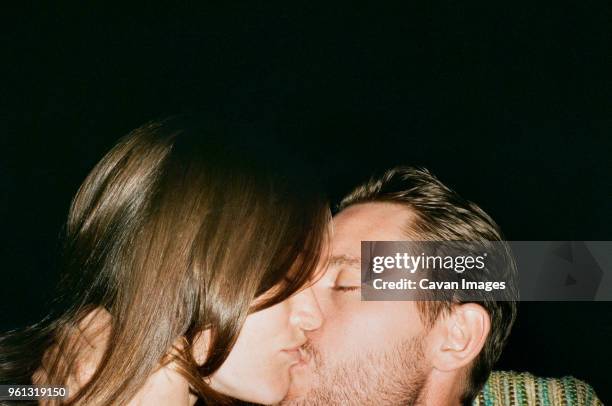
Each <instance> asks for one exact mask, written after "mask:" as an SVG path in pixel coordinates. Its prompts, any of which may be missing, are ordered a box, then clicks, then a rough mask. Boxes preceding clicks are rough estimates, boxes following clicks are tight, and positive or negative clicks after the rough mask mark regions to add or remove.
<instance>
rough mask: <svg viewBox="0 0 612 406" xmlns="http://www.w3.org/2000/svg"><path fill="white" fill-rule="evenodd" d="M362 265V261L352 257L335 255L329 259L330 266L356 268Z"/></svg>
mask: <svg viewBox="0 0 612 406" xmlns="http://www.w3.org/2000/svg"><path fill="white" fill-rule="evenodd" d="M360 264H361V261H360V260H359V259H358V258H355V257H352V256H350V255H333V256H332V257H331V258H330V259H329V266H340V265H346V266H355V265H360Z"/></svg>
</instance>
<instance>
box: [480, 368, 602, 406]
mask: <svg viewBox="0 0 612 406" xmlns="http://www.w3.org/2000/svg"><path fill="white" fill-rule="evenodd" d="M473 405H474V406H514V405H535V406H549V405H555V406H556V405H567V406H575V405H580V406H583V405H585V406H591V405H603V403H602V402H601V401H600V400H599V399H598V398H597V396H596V395H595V392H594V391H593V388H591V387H590V386H589V385H587V384H586V383H584V382H582V381H580V380H578V379H576V378H573V377H570V376H566V377H563V378H538V377H536V376H533V375H531V374H529V373H526V372H520V373H519V372H502V371H495V372H493V373H491V376H490V377H489V379H488V380H487V383H486V384H485V386H484V388H483V389H482V391H481V392H480V395H478V397H477V398H476V400H475V401H474V403H473Z"/></svg>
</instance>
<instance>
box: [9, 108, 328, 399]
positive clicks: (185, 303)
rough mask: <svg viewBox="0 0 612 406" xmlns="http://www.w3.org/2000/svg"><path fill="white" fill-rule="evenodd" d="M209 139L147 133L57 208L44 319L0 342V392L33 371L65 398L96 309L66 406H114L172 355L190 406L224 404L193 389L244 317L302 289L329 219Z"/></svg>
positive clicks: (202, 133)
mask: <svg viewBox="0 0 612 406" xmlns="http://www.w3.org/2000/svg"><path fill="white" fill-rule="evenodd" d="M220 128H221V127H218V126H214V125H209V124H204V125H201V124H198V126H194V125H193V124H192V123H191V122H190V120H184V119H180V118H172V119H168V120H165V121H158V122H153V123H149V124H146V125H144V126H142V127H140V128H138V129H136V130H134V131H133V132H131V133H130V134H128V135H127V136H126V137H124V138H123V139H121V140H120V141H119V142H118V144H117V145H116V146H115V147H114V148H113V149H112V150H111V151H110V152H109V153H108V154H107V155H106V156H105V157H104V158H103V159H102V160H101V161H100V162H99V163H98V164H97V165H96V167H95V168H94V169H93V170H92V172H91V173H90V174H89V175H88V177H87V178H86V179H85V181H84V183H83V184H82V186H81V187H80V189H79V191H78V193H77V194H76V196H75V198H74V200H73V202H72V205H71V208H70V212H69V216H68V222H67V225H66V232H65V244H64V245H65V248H64V254H63V259H64V269H63V277H62V280H61V282H60V293H59V295H58V296H57V299H56V301H55V303H54V305H53V309H52V310H53V311H52V312H51V313H50V315H49V316H48V317H47V318H46V319H45V320H43V321H41V322H40V323H38V324H36V325H34V326H31V327H29V328H26V329H23V330H20V331H13V332H9V333H7V334H4V335H3V336H1V337H0V384H31V383H32V375H33V373H34V372H35V371H36V370H37V369H40V368H43V369H44V371H45V377H46V379H45V384H47V385H64V384H65V382H66V380H67V379H68V376H69V375H70V374H71V373H72V372H73V371H72V372H71V368H73V367H74V363H75V360H76V358H77V356H78V351H79V349H78V348H79V347H78V346H75V345H74V342H75V341H74V335H75V333H76V334H78V333H79V331H80V330H79V329H80V325H81V323H82V322H83V320H84V319H85V317H86V316H87V315H88V314H91V312H92V310H95V309H105V310H106V311H108V313H109V314H110V316H111V317H110V336H109V339H108V345H107V346H106V350H105V352H104V355H103V357H102V359H101V360H100V362H99V363H98V365H97V368H96V369H95V373H94V374H93V377H92V378H91V379H90V380H89V381H88V382H87V383H86V384H85V385H84V386H82V388H81V389H80V390H79V392H78V393H76V394H71V396H70V398H69V400H68V401H66V403H65V404H87V405H90V404H95V405H106V404H111V403H112V404H125V403H126V402H128V401H129V400H130V399H131V398H132V397H133V396H134V395H135V393H136V392H137V391H138V389H139V388H140V387H141V386H142V385H143V383H144V382H145V380H146V379H147V377H148V376H149V375H150V374H151V373H152V372H153V371H154V370H155V369H156V368H157V366H158V365H159V364H160V362H168V354H170V353H171V352H172V354H173V355H172V357H171V359H172V360H173V361H176V362H177V364H178V366H179V371H180V373H181V374H183V375H184V376H185V377H186V378H187V379H188V382H189V384H190V386H191V388H192V390H193V391H194V392H195V393H196V394H197V395H198V396H199V397H200V398H201V399H204V401H206V402H211V403H212V402H214V403H215V404H216V403H220V402H223V401H224V400H225V398H224V397H223V396H221V395H220V394H218V393H215V392H214V391H213V390H212V389H211V388H210V387H209V386H208V385H207V384H206V383H205V380H204V379H203V378H205V377H208V376H210V375H211V374H212V373H214V372H215V371H216V370H217V369H218V368H219V367H220V366H221V364H222V363H223V362H224V360H225V359H226V358H227V356H228V354H229V352H230V351H231V349H232V346H233V344H234V342H235V341H236V338H237V336H238V333H239V332H240V329H241V326H242V325H243V323H244V321H245V318H246V317H247V316H248V314H249V313H250V312H253V311H257V310H261V309H263V308H266V307H268V306H271V305H273V304H275V303H278V302H280V301H282V300H284V299H286V298H288V297H289V296H291V295H292V294H294V293H295V292H297V291H298V290H299V289H300V288H302V287H303V286H305V284H307V283H309V280H310V279H311V277H312V276H313V272H314V270H315V268H316V265H317V263H318V261H319V259H320V255H321V252H322V247H323V245H322V244H323V242H324V240H325V238H326V230H327V223H328V220H329V210H328V208H327V204H326V203H325V200H324V199H323V198H321V197H320V195H318V194H316V193H314V191H313V190H312V189H310V188H307V187H305V185H304V184H303V183H301V182H296V180H295V179H294V178H293V177H291V176H289V175H286V174H279V173H274V172H275V169H274V165H271V164H270V161H269V160H266V159H256V157H255V156H254V155H252V154H250V153H242V152H241V151H243V150H244V148H240V147H236V148H228V147H226V146H221V145H223V142H211V141H210V139H211V138H217V140H221V139H222V138H223V131H224V130H223V129H222V128H221V129H220ZM290 270H292V271H291V273H289V272H290ZM265 292H268V293H269V292H272V294H267V295H265V297H266V300H265V301H258V302H257V303H258V304H257V307H256V308H253V306H252V304H253V303H254V301H255V299H256V298H258V297H261V295H262V294H263V293H265ZM207 329H208V330H209V331H210V342H209V344H208V356H207V358H206V360H205V362H204V363H203V364H200V365H198V363H197V362H196V361H195V359H194V356H193V352H192V351H191V350H192V346H193V343H194V340H195V339H196V337H197V336H198V334H199V333H200V332H202V331H204V330H207ZM177 340H179V341H180V342H182V343H183V345H181V346H180V347H179V348H177V347H176V346H175V344H176V342H177ZM50 348H55V349H56V351H48V350H49V349H50ZM173 348H174V350H175V351H173ZM20 404H23V403H20Z"/></svg>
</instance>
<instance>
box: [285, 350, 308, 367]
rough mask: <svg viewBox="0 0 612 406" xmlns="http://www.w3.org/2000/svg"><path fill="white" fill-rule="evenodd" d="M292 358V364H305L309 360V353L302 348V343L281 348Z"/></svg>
mask: <svg viewBox="0 0 612 406" xmlns="http://www.w3.org/2000/svg"><path fill="white" fill-rule="evenodd" d="M283 352H284V353H286V354H287V355H288V356H289V357H290V358H291V360H292V366H293V365H306V364H307V363H308V361H309V360H310V354H309V353H308V352H307V351H306V350H305V349H304V346H303V345H300V346H297V347H293V348H288V349H286V350H283Z"/></svg>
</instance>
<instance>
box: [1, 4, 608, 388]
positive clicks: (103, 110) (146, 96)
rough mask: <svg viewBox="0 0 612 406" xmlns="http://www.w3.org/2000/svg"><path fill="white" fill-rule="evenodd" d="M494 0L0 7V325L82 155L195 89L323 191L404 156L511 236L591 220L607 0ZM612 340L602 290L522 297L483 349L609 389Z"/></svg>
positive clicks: (35, 312) (86, 166) (40, 250)
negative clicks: (541, 299) (307, 171)
mask: <svg viewBox="0 0 612 406" xmlns="http://www.w3.org/2000/svg"><path fill="white" fill-rule="evenodd" d="M498 3H499V2H489V3H484V2H483V3H469V4H462V3H461V2H449V3H445V4H436V5H433V4H429V3H425V2H423V3H421V4H415V3H407V4H403V3H393V4H391V3H385V5H384V6H382V5H380V4H375V3H371V4H369V5H366V6H364V5H361V4H350V3H347V4H341V3H324V4H319V5H315V4H312V3H311V4H309V5H302V6H300V5H296V4H291V5H287V4H272V3H266V5H255V4H249V5H237V4H232V5H229V4H228V5H226V6H219V5H216V6H207V7H202V8H194V7H191V6H190V7H187V6H184V7H180V8H178V7H177V6H172V7H170V6H167V7H153V6H148V7H147V8H138V9H136V8H134V9H128V8H125V7H124V8H122V9H119V10H111V9H93V8H91V9H87V10H83V9H82V8H81V9H76V8H71V7H59V6H57V5H54V6H50V5H46V6H43V5H38V6H37V7H31V8H29V9H25V8H24V9H20V10H16V9H15V10H5V12H3V16H2V19H3V20H4V21H3V35H2V37H3V42H4V45H3V47H2V56H1V58H2V68H1V69H2V70H3V73H2V82H3V84H2V89H3V90H2V98H1V103H2V106H1V107H2V108H1V109H0V115H1V121H2V126H3V127H4V128H3V129H2V137H1V143H2V144H1V145H0V154H1V156H2V159H1V164H0V165H1V167H0V181H1V183H0V186H1V188H2V189H1V190H2V193H1V195H0V199H1V201H0V210H1V212H0V215H1V221H2V232H3V241H2V245H1V246H0V254H1V255H2V265H1V270H2V278H1V281H2V283H1V285H2V291H1V296H0V297H2V300H1V305H0V306H1V307H0V314H1V316H2V317H1V320H0V321H1V326H2V328H3V329H6V328H11V327H16V326H23V325H25V324H27V323H29V322H32V321H35V320H37V319H38V318H40V317H41V316H42V315H43V314H44V313H45V310H46V309H45V306H44V303H45V301H46V300H47V299H48V298H49V297H50V295H51V288H52V286H53V284H54V283H55V281H56V278H57V269H56V266H55V260H54V259H55V257H56V252H57V242H58V236H59V233H60V230H61V227H62V224H63V222H64V220H65V217H66V214H67V210H68V205H69V202H70V199H71V197H72V196H73V195H74V193H75V192H76V189H77V188H78V185H79V184H80V183H81V182H82V180H83V179H84V177H85V175H86V174H87V172H88V171H89V170H90V169H91V168H92V167H93V165H94V164H95V163H96V162H97V161H98V160H99V159H100V158H101V157H102V155H103V154H104V153H105V152H106V151H107V150H108V149H109V148H110V147H111V146H112V145H113V143H114V142H115V141H116V140H117V139H118V138H119V137H120V136H122V135H124V134H125V133H127V132H128V131H129V130H131V129H133V128H135V127H137V126H139V125H141V124H142V123H144V122H145V121H148V120H150V119H154V118H159V117H163V116H167V115H169V114H173V113H179V112H184V111H188V110H194V109H198V110H203V111H207V112H216V113H218V114H222V115H224V116H227V117H229V118H230V119H232V120H235V121H238V122H242V123H245V125H247V126H251V125H252V128H253V132H252V137H253V139H254V140H256V141H257V143H258V144H259V145H260V146H259V148H261V149H262V150H263V149H266V148H273V149H278V152H279V153H282V152H284V151H291V152H292V153H293V154H294V155H296V156H297V157H298V159H302V160H304V161H308V162H310V163H312V164H313V166H314V167H315V169H316V170H315V172H316V173H313V175H316V176H319V177H322V178H324V180H325V181H326V185H327V188H328V191H329V193H330V195H331V197H332V198H334V199H337V198H338V197H340V196H342V194H343V193H345V192H346V191H347V190H348V189H349V188H350V187H351V186H354V185H355V184H357V183H358V182H360V181H362V180H364V179H365V178H367V177H368V176H370V175H371V174H372V173H373V172H374V171H377V170H381V169H384V168H387V167H390V166H392V165H395V164H400V163H402V164H410V165H420V166H425V167H427V168H429V169H430V170H432V171H433V172H434V173H435V174H436V175H438V177H440V178H441V179H442V180H443V181H444V182H445V183H447V184H448V185H450V186H451V187H453V188H455V189H456V190H458V191H459V192H460V193H461V194H462V195H464V196H465V197H467V198H468V199H470V200H473V201H475V202H477V203H478V204H480V205H481V206H482V207H483V208H484V209H485V210H486V211H487V212H489V213H490V214H491V215H492V216H493V218H495V219H496V220H497V221H498V223H499V224H500V225H501V227H502V229H503V230H504V231H505V234H506V237H507V238H508V239H510V240H610V239H611V231H610V230H611V229H612V211H611V210H610V209H611V204H610V201H611V198H612V182H611V178H610V175H611V174H612V167H611V163H610V161H611V159H610V155H611V152H612V141H611V139H612V138H611V135H612V109H611V108H612V100H611V96H612V70H611V69H612V9H611V8H610V7H609V6H608V5H607V4H606V2H575V4H574V3H569V2H568V3H567V4H562V3H552V4H540V3H539V2H538V5H534V4H529V5H525V4H519V3H515V2H510V3H505V4H498ZM400 4H401V6H400ZM611 341H612V305H611V304H610V303H522V304H521V307H520V315H519V320H518V323H517V325H516V328H515V330H514V332H513V335H512V337H511V341H510V344H509V346H508V348H507V350H506V352H505V353H504V355H503V357H502V360H501V361H500V363H499V368H504V369H516V370H527V371H530V372H532V373H535V374H538V375H545V376H562V375H568V374H571V375H574V376H576V377H578V378H581V379H583V380H585V381H587V382H589V383H590V384H592V385H593V386H594V387H595V389H596V391H597V392H598V394H599V395H600V397H601V398H602V399H603V400H606V399H607V400H610V399H612V392H611V391H610V388H609V386H608V385H607V381H608V379H607V378H608V373H609V372H608V369H609V365H610V361H612V350H610V348H609V346H610V342H611Z"/></svg>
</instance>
